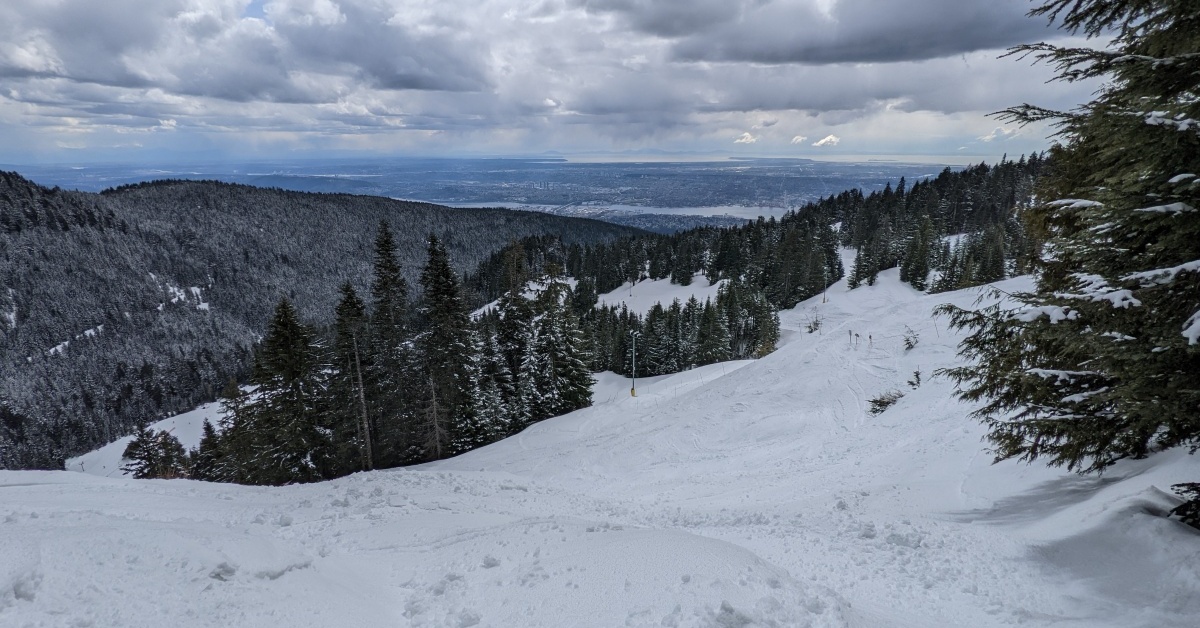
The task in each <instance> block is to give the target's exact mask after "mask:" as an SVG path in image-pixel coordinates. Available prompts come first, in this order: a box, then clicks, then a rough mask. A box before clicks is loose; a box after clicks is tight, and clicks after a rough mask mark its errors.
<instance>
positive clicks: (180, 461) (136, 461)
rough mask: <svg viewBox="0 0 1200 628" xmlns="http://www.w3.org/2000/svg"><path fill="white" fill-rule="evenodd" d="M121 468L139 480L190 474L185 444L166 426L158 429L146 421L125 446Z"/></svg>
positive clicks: (172, 477) (168, 478) (184, 476)
mask: <svg viewBox="0 0 1200 628" xmlns="http://www.w3.org/2000/svg"><path fill="white" fill-rule="evenodd" d="M121 458H122V459H123V460H125V461H126V462H125V463H124V464H123V465H122V466H121V470H122V471H124V472H126V473H128V474H130V475H132V476H133V477H134V478H136V479H139V480H147V479H164V480H170V479H175V478H186V477H188V471H189V469H188V456H187V451H186V450H184V448H183V445H182V444H181V443H180V442H179V439H178V438H175V436H174V435H173V434H171V433H170V432H167V431H166V430H159V431H158V432H155V431H154V430H151V429H150V428H149V427H147V426H146V425H145V424H142V425H139V426H138V431H137V434H136V435H135V436H134V438H133V440H132V441H130V442H129V445H127V446H126V447H125V451H124V453H122V454H121Z"/></svg>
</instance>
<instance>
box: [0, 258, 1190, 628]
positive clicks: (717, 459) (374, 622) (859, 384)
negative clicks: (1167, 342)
mask: <svg viewBox="0 0 1200 628" xmlns="http://www.w3.org/2000/svg"><path fill="white" fill-rule="evenodd" d="M1024 285H1027V280H1025V279H1016V280H1010V281H1007V282H1004V283H1003V284H1002V285H1001V287H1002V288H1005V289H1007V290H1012V289H1014V288H1019V287H1021V286H1024ZM977 296H978V292H976V291H963V292H960V293H950V294H940V295H923V294H920V293H917V292H915V291H913V290H911V289H909V288H908V287H906V286H904V285H902V284H900V282H899V281H898V280H897V278H896V271H894V270H893V271H888V272H885V273H884V274H883V275H882V276H881V278H880V281H879V283H878V284H877V285H875V286H871V287H865V286H864V287H861V288H859V289H857V290H853V291H847V290H846V288H845V285H844V284H838V285H835V286H834V287H833V288H831V289H830V291H829V294H828V302H826V303H821V299H820V298H819V297H818V298H817V299H814V300H811V301H809V302H806V303H803V304H801V305H800V306H798V307H797V308H796V309H795V310H792V311H789V312H784V313H781V319H782V323H783V325H784V327H785V329H788V330H789V331H790V333H788V334H787V335H786V337H785V340H784V342H783V344H782V346H781V348H780V349H779V350H778V351H777V352H776V353H774V354H772V355H769V356H767V357H765V358H763V359H761V360H757V361H752V362H741V363H731V364H725V365H720V364H718V365H710V366H708V367H705V368H703V369H697V370H695V371H689V372H686V373H680V374H676V375H670V376H663V377H659V378H651V379H649V380H639V383H638V396H637V397H630V396H629V395H628V384H627V382H626V381H625V380H623V379H622V378H619V377H617V376H615V375H612V374H602V375H601V376H600V377H599V382H598V384H597V394H596V401H597V404H596V405H595V406H594V407H592V408H588V409H585V410H581V411H579V412H575V413H572V414H569V415H566V416H563V417H558V418H556V419H551V420H549V421H545V422H543V423H540V424H538V425H535V426H533V427H531V428H530V429H528V430H526V431H525V432H523V433H522V434H520V435H518V436H516V437H513V438H511V439H508V440H506V441H504V442H501V443H497V444H494V445H492V446H489V447H485V448H483V449H480V450H477V451H474V452H471V453H469V454H466V455H463V456H460V457H458V458H455V459H452V460H447V461H443V462H440V463H435V464H430V465H424V466H422V467H417V468H408V469H401V470H393V471H385V472H375V473H363V474H357V475H354V476H351V477H348V478H343V479H340V480H337V481H332V482H326V483H322V484H316V485H307V486H292V487H284V488H277V489H270V488H253V487H238V486H229V485H211V484H204V483H199V482H190V481H184V480H174V481H141V482H139V481H133V480H128V479H122V478H103V477H96V476H91V475H86V474H80V473H68V472H58V473H50V472H0V496H2V497H0V626H6V627H7V626H10V625H11V626H26V625H28V626H73V625H91V626H161V625H164V624H167V623H171V624H174V625H182V626H227V625H245V626H250V625H254V626H259V625H265V626H276V625H278V626H327V625H364V626H383V625H388V626H447V627H456V628H458V627H466V626H500V627H505V626H555V627H557V626H588V627H590V626H596V627H609V626H695V627H705V628H709V627H712V628H717V627H727V626H850V627H874V626H900V627H904V626H912V627H917V626H921V627H925V626H979V627H985V626H1015V625H1021V626H1063V625H1065V626H1099V627H1106V626H1112V627H1117V626H1121V627H1129V626H1145V627H1150V626H1156V627H1157V626H1178V627H1183V626H1195V625H1196V619H1195V618H1196V617H1200V593H1198V592H1200V534H1197V533H1195V532H1194V531H1192V530H1191V529H1189V528H1186V527H1184V526H1182V525H1181V524H1178V523H1176V522H1173V521H1170V520H1168V519H1165V518H1163V517H1161V516H1160V515H1161V513H1162V512H1163V511H1164V510H1165V509H1166V508H1168V507H1169V506H1170V504H1171V503H1172V501H1171V498H1170V497H1168V496H1167V495H1166V494H1164V493H1163V492H1162V489H1165V488H1167V487H1168V486H1169V485H1170V484H1172V483H1176V482H1181V481H1187V480H1189V479H1190V480H1195V479H1196V477H1197V475H1198V473H1197V471H1198V470H1200V465H1198V464H1197V460H1196V459H1195V458H1193V457H1189V456H1188V455H1187V453H1186V452H1183V451H1172V452H1168V453H1166V454H1162V455H1159V456H1155V457H1153V458H1150V459H1148V460H1142V461H1128V462H1125V463H1122V464H1120V465H1118V466H1117V467H1115V468H1114V469H1112V470H1111V472H1109V473H1108V474H1106V475H1105V476H1104V477H1102V478H1091V477H1079V476H1075V475H1073V474H1069V473H1065V472H1063V471H1061V470H1055V469H1047V468H1044V467H1041V466H1027V465H1020V464H1014V463H1003V464H1000V465H995V466H993V465H991V464H989V463H990V459H989V457H988V455H987V454H986V453H984V452H982V448H983V445H982V443H981V442H980V438H981V436H982V435H983V429H982V428H981V427H980V426H979V425H977V424H976V423H975V422H974V421H972V420H971V419H969V418H967V417H966V414H967V413H968V412H969V411H970V410H971V407H970V406H968V405H964V404H962V403H960V402H958V401H955V400H954V399H953V398H952V397H951V396H950V392H951V389H952V387H951V385H950V383H948V382H946V381H943V380H940V379H937V378H934V377H932V372H933V371H934V370H935V369H936V368H939V367H944V366H948V365H951V364H955V363H956V360H957V358H956V357H955V344H956V341H957V338H956V336H954V335H953V334H951V333H950V332H949V331H948V330H947V329H946V327H945V324H944V322H939V321H937V320H934V319H932V318H931V317H930V312H931V310H932V308H933V307H934V306H935V305H937V304H939V303H943V302H946V301H952V302H955V303H959V304H963V305H968V304H970V303H972V302H973V301H974V300H975V298H976V297H977ZM814 317H820V318H821V320H822V326H821V330H820V332H819V333H815V334H808V333H805V332H804V331H803V329H804V328H805V324H806V323H807V322H808V321H810V320H812V319H813V318H814ZM905 325H908V326H909V327H911V328H912V329H914V330H915V331H917V332H918V334H919V335H920V341H919V344H918V345H917V347H916V348H914V349H913V350H911V351H905V350H904V347H903V344H902V335H903V332H904V326H905ZM854 334H858V338H859V340H858V342H857V345H855V344H854V343H853V342H852V340H853V338H854V337H855V336H854ZM917 369H920V370H921V371H922V374H923V377H922V381H923V383H922V385H921V386H920V387H919V388H917V389H916V390H913V389H911V388H910V387H909V386H907V385H906V384H905V382H906V380H908V379H910V378H912V375H913V371H914V370H917ZM887 390H901V391H904V392H905V393H906V394H905V396H904V397H903V398H902V399H900V401H899V402H898V403H897V404H896V405H895V406H893V407H892V408H890V409H888V410H887V411H885V412H884V413H882V414H880V415H878V416H871V415H869V414H868V413H867V412H866V407H867V400H868V399H869V398H871V397H874V396H876V395H878V394H879V393H881V392H883V391H887Z"/></svg>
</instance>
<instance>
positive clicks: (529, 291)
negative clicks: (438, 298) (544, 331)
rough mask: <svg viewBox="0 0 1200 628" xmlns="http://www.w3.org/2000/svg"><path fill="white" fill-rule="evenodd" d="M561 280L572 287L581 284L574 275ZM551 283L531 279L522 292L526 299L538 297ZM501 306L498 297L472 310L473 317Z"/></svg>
mask: <svg viewBox="0 0 1200 628" xmlns="http://www.w3.org/2000/svg"><path fill="white" fill-rule="evenodd" d="M560 281H562V282H563V283H565V284H567V285H568V286H571V288H574V287H575V286H577V285H579V280H578V279H575V278H574V277H563V278H561V280H560ZM549 285H550V284H549V283H548V282H545V281H534V280H532V279H531V280H529V281H527V282H525V290H524V291H523V292H522V293H521V294H522V295H523V296H524V297H525V298H526V299H536V298H537V297H538V295H539V294H541V293H542V291H543V290H545V289H546V288H547V287H548V286H549ZM499 306H500V300H499V299H496V300H495V301H492V302H491V303H488V304H487V305H484V306H483V307H481V308H479V309H477V310H475V311H474V312H471V318H479V317H480V316H483V315H484V314H486V313H488V312H490V311H492V310H494V309H496V308H497V307H499Z"/></svg>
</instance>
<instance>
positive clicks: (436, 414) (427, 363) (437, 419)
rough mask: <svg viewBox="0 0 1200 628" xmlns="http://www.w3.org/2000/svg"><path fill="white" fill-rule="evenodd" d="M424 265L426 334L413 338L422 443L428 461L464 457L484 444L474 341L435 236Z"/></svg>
mask: <svg viewBox="0 0 1200 628" xmlns="http://www.w3.org/2000/svg"><path fill="white" fill-rule="evenodd" d="M428 254H429V259H428V261H427V262H426V264H425V268H424V270H422V272H421V288H422V289H423V291H424V308H423V310H422V313H423V314H424V317H425V319H426V322H427V328H426V329H425V331H423V332H422V333H421V334H420V335H418V336H417V344H418V346H419V347H420V352H421V356H422V359H423V363H424V368H425V372H426V374H427V379H428V386H429V389H428V396H427V397H426V401H425V403H426V404H427V406H426V410H425V416H426V421H425V426H426V427H425V432H426V434H425V436H426V438H425V439H424V440H425V442H426V443H427V444H428V445H427V447H428V449H427V454H428V455H429V456H430V458H432V459H437V458H443V457H446V456H451V455H454V454H456V453H459V452H461V451H466V450H467V449H469V448H471V447H472V446H476V445H477V444H479V443H482V442H485V441H486V436H485V435H484V434H483V433H482V429H481V427H480V425H479V423H478V416H477V411H478V408H476V407H475V403H476V402H477V400H478V391H477V387H478V384H479V377H478V362H479V360H478V358H479V347H478V341H477V340H476V338H475V337H474V334H473V333H472V331H471V320H470V317H469V315H468V312H467V308H466V305H465V304H464V303H463V297H462V288H461V285H460V284H459V280H458V275H457V274H455V272H454V269H453V268H452V267H451V266H450V257H449V255H448V254H447V253H446V248H445V247H444V246H443V245H442V243H441V242H440V241H439V240H438V238H437V236H434V235H430V236H429V247H428Z"/></svg>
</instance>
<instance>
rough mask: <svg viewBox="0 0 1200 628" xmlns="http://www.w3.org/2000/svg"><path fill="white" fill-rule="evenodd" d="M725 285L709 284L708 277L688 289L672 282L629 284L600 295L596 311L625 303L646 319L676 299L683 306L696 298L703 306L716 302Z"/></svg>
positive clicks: (699, 278)
mask: <svg viewBox="0 0 1200 628" xmlns="http://www.w3.org/2000/svg"><path fill="white" fill-rule="evenodd" d="M723 283H725V280H724V279H720V280H718V281H717V283H709V282H708V279H706V278H705V277H704V273H696V275H695V277H693V278H692V283H691V284H690V285H687V286H681V285H679V284H677V283H671V280H670V279H646V280H643V281H639V282H637V283H635V284H632V285H631V284H630V283H629V282H628V281H626V282H625V283H623V284H621V287H620V288H617V289H616V290H613V291H612V292H606V293H604V294H602V295H600V297H599V300H598V301H597V303H596V307H605V306H616V307H621V304H622V303H624V304H625V305H626V306H627V307H628V308H629V311H630V312H636V313H638V314H642V315H644V314H646V312H649V311H650V310H651V308H653V307H654V305H655V304H656V303H661V304H662V306H663V307H669V306H670V305H671V302H673V301H674V300H675V299H679V301H680V303H683V302H686V301H687V300H688V299H690V298H692V297H693V296H694V297H696V300H697V301H699V302H701V303H704V301H705V300H706V299H713V300H716V298H717V291H718V290H719V289H720V288H721V284H723Z"/></svg>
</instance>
